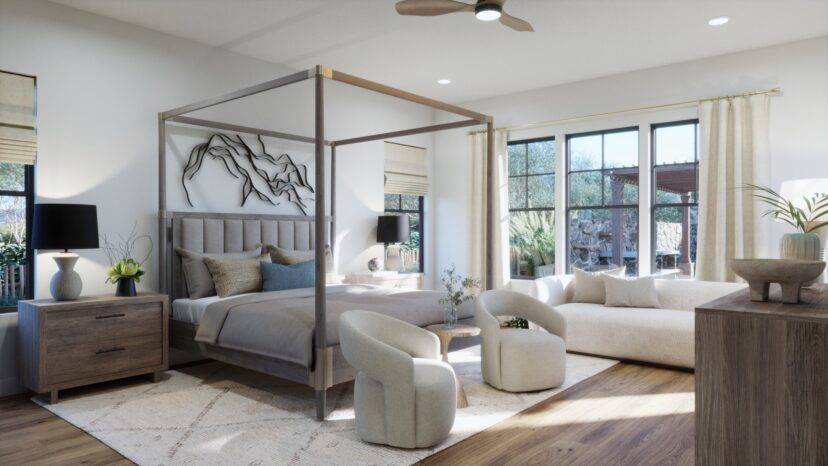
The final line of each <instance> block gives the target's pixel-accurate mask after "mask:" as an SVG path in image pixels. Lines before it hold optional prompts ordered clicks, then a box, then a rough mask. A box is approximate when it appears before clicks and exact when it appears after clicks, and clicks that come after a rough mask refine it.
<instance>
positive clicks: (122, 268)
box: [106, 259, 144, 283]
mask: <svg viewBox="0 0 828 466" xmlns="http://www.w3.org/2000/svg"><path fill="white" fill-rule="evenodd" d="M106 275H107V278H106V281H107V283H118V280H121V279H125V278H126V279H130V278H131V279H133V280H135V281H136V282H140V281H141V277H142V276H143V275H144V271H143V270H142V269H141V264H139V263H138V261H136V260H135V259H124V260H122V261H121V262H118V263H117V264H115V265H113V266H112V267H109V268H108V269H106Z"/></svg>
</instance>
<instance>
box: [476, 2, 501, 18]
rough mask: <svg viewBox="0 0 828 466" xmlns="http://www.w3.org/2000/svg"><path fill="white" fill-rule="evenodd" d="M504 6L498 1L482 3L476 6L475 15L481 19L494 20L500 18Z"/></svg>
mask: <svg viewBox="0 0 828 466" xmlns="http://www.w3.org/2000/svg"><path fill="white" fill-rule="evenodd" d="M501 11H502V7H501V6H500V5H498V4H497V3H481V4H479V5H477V6H476V7H474V16H475V17H477V19H479V20H480V21H494V20H496V19H500V12H501Z"/></svg>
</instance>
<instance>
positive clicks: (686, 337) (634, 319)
mask: <svg viewBox="0 0 828 466" xmlns="http://www.w3.org/2000/svg"><path fill="white" fill-rule="evenodd" d="M534 285H535V286H534V289H532V290H531V292H530V293H531V294H534V296H535V297H536V298H538V299H539V300H541V301H543V302H545V303H546V304H548V305H550V306H552V307H553V308H554V309H555V310H556V311H558V312H559V313H561V314H562V315H563V316H564V318H565V319H566V348H567V350H568V351H575V352H579V353H588V354H594V355H599V356H607V357H611V358H618V359H624V360H633V361H643V362H650V363H657V364H665V365H669V366H676V367H686V368H692V367H694V359H695V357H694V356H695V355H694V348H695V333H694V331H695V314H694V312H693V310H694V309H695V308H696V306H699V305H701V304H704V303H706V302H709V301H712V300H714V299H717V298H719V297H722V296H724V295H727V294H730V293H732V292H734V291H739V290H741V289H744V288H745V287H746V286H747V285H745V284H742V283H721V282H702V281H695V280H669V279H659V280H656V281H655V286H656V292H657V293H658V300H659V304H660V305H661V307H660V308H657V309H652V308H629V307H627V308H624V307H605V306H604V305H603V304H587V303H573V302H571V300H572V296H573V295H574V290H575V283H574V280H573V277H572V276H571V275H558V276H553V277H543V278H538V279H537V280H535V281H534Z"/></svg>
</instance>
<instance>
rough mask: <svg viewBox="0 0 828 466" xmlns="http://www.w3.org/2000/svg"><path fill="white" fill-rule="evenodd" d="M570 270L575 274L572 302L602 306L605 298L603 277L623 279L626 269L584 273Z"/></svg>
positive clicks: (574, 269) (579, 270) (578, 270)
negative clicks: (609, 276)
mask: <svg viewBox="0 0 828 466" xmlns="http://www.w3.org/2000/svg"><path fill="white" fill-rule="evenodd" d="M572 270H573V273H574V274H575V295H574V296H573V297H572V302H573V303H593V304H604V302H605V301H606V300H607V296H606V292H605V291H604V278H603V275H612V276H615V277H623V276H624V272H625V271H626V267H619V268H617V269H612V270H603V271H601V272H585V271H583V270H581V269H576V268H573V269H572Z"/></svg>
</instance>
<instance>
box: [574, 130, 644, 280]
mask: <svg viewBox="0 0 828 466" xmlns="http://www.w3.org/2000/svg"><path fill="white" fill-rule="evenodd" d="M630 131H636V132H637V134H639V135H640V134H641V127H640V126H625V127H621V128H613V129H607V130H597V131H585V132H580V133H571V134H567V135H566V143H565V152H566V153H565V157H566V175H565V180H564V183H566V225H564V228H566V230H565V231H566V264H565V265H566V269H565V273H572V254H571V252H570V251H569V248H570V246H571V240H570V233H571V231H570V230H571V223H572V222H571V220H570V214H571V213H572V211H574V210H615V209H634V210H635V214H636V215H638V205H639V203H635V204H618V205H604V204H605V203H606V201H605V199H604V196H605V194H606V190H605V189H604V177H605V176H606V174H607V173H606V172H608V171H612V170H613V168H605V166H604V165H605V160H604V156H605V155H604V154H605V153H606V147H605V142H604V136H606V135H607V134H615V133H626V132H630ZM599 135H600V136H602V137H601V168H600V169H589V170H574V171H573V170H572V151H571V150H570V144H571V143H572V139H575V138H579V137H589V136H599ZM638 144H639V148H638V150H639V153H640V150H641V147H640V144H641V143H640V140H639V143H638ZM636 167H637V168H638V173H639V178H640V173H641V165H640V161H638V162H637V164H636ZM589 172H600V173H601V205H592V206H574V207H573V206H572V189H570V187H571V183H570V175H572V174H573V173H589ZM636 198H637V199H639V202H640V199H641V189H638V196H636ZM640 226H641V219H639V228H638V230H637V232H636V241H637V242H638V243H639V247H638V248H636V254H635V261H636V264H638V263H639V262H640V260H641V247H640V241H638V240H639V239H640V238H641V228H640ZM621 260H622V261H623V255H622V259H621ZM620 265H624V264H620ZM638 270H639V267H636V275H638Z"/></svg>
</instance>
